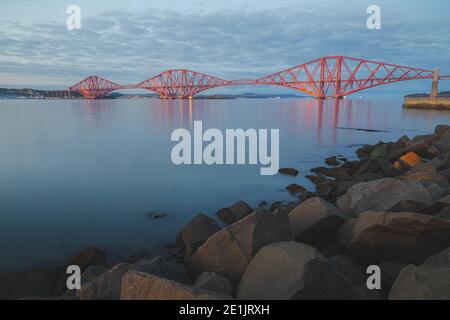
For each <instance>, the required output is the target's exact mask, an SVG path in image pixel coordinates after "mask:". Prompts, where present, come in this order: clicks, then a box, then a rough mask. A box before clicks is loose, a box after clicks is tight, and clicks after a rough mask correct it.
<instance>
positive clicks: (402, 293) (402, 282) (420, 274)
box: [389, 264, 450, 300]
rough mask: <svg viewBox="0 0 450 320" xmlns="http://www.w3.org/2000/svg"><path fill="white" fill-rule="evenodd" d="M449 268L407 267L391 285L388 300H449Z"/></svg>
mask: <svg viewBox="0 0 450 320" xmlns="http://www.w3.org/2000/svg"><path fill="white" fill-rule="evenodd" d="M449 299H450V268H448V267H447V268H445V267H436V266H433V265H427V264H424V265H421V266H415V265H408V266H406V267H404V268H403V269H402V271H401V272H400V274H399V276H398V278H397V280H395V282H394V284H393V285H392V289H391V291H390V293H389V300H449Z"/></svg>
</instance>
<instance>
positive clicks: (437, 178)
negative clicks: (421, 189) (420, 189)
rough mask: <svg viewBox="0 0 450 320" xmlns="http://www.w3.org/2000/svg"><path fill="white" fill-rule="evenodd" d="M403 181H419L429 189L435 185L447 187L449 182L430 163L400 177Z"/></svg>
mask: <svg viewBox="0 0 450 320" xmlns="http://www.w3.org/2000/svg"><path fill="white" fill-rule="evenodd" d="M400 179H401V180H403V181H417V182H420V183H421V184H422V185H423V186H425V187H428V186H430V185H431V184H433V183H436V184H437V185H442V186H447V185H448V180H447V179H446V178H445V177H444V176H442V175H440V174H439V173H438V172H437V170H436V168H435V167H434V166H433V165H432V164H430V163H424V164H421V165H419V166H417V167H414V168H413V169H411V171H408V172H407V173H405V174H404V175H403V176H401V177H400Z"/></svg>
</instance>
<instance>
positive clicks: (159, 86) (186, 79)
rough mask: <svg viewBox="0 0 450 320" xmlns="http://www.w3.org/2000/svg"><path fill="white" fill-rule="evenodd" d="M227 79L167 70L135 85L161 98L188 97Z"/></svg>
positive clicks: (185, 71)
mask: <svg viewBox="0 0 450 320" xmlns="http://www.w3.org/2000/svg"><path fill="white" fill-rule="evenodd" d="M227 85H230V84H229V81H227V80H224V79H220V78H216V77H211V76H208V75H206V74H203V73H199V72H195V71H191V70H186V69H177V70H167V71H165V72H163V73H160V74H158V75H157V76H155V77H152V78H150V79H147V80H145V81H144V82H141V83H139V84H138V85H137V87H139V88H143V89H148V90H152V91H155V92H157V93H158V94H159V96H160V97H161V98H163V99H175V98H181V99H183V98H189V97H193V96H194V95H195V94H197V93H199V92H201V91H204V90H207V89H211V88H216V87H221V86H227Z"/></svg>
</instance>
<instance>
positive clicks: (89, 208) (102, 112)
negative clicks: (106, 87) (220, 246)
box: [0, 99, 450, 273]
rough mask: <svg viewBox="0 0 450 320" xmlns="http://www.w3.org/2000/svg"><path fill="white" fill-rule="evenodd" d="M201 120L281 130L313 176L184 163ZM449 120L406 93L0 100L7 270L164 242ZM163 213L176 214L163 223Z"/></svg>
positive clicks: (285, 145)
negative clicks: (187, 132) (368, 146)
mask: <svg viewBox="0 0 450 320" xmlns="http://www.w3.org/2000/svg"><path fill="white" fill-rule="evenodd" d="M194 120H202V121H203V127H204V129H207V128H211V127H214V128H219V129H223V130H224V129H225V128H244V129H245V128H256V129H258V128H279V129H280V165H281V166H289V167H296V168H298V169H300V170H301V171H303V172H302V174H303V175H301V176H299V177H298V178H290V177H285V176H280V175H277V176H260V175H259V166H211V167H208V166H181V167H177V166H175V165H173V164H172V162H171V159H170V151H171V149H172V147H173V145H174V144H173V143H171V142H170V135H171V133H172V131H173V130H174V129H176V128H181V127H185V128H189V129H190V128H191V126H192V122H193V121H194ZM449 122H450V113H449V112H438V111H421V110H403V109H402V108H401V99H397V100H395V99H389V100H353V101H351V100H344V101H341V102H340V104H339V105H336V104H335V103H333V101H325V102H324V103H323V105H319V102H318V101H315V100H302V99H281V100H276V99H262V100H256V99H255V100H246V99H242V100H194V101H161V100H157V99H148V100H147V99H146V100H98V101H41V100H34V101H33V100H0V257H1V258H0V273H1V272H8V271H13V270H19V269H27V268H30V267H33V266H38V265H41V264H46V263H52V262H58V261H60V260H61V259H63V258H65V257H67V256H68V255H70V254H73V253H75V252H77V251H78V250H80V248H83V247H86V246H91V245H96V246H99V247H101V248H104V249H105V250H106V251H107V252H108V254H110V256H111V257H119V256H126V255H131V254H134V253H137V252H140V251H142V250H144V249H151V248H154V247H157V246H160V245H162V244H164V243H167V242H170V241H173V240H174V238H175V234H176V231H177V230H178V229H179V228H180V227H181V226H182V225H183V224H184V223H185V222H187V221H188V220H189V219H190V218H191V217H192V216H193V215H195V214H197V213H199V212H204V213H207V214H209V215H212V216H213V215H214V212H215V211H216V210H217V209H219V208H221V207H224V206H228V205H230V204H232V203H233V202H235V201H238V200H245V201H246V202H248V203H249V204H251V205H253V206H255V205H256V204H258V203H259V202H260V201H262V200H265V201H267V202H270V201H274V200H293V199H294V198H292V197H291V196H290V195H289V194H288V193H287V192H285V191H284V188H285V187H286V186H287V185H288V184H290V183H293V182H296V183H299V184H303V185H304V186H306V187H308V188H312V185H311V183H309V181H308V180H306V179H305V178H304V175H305V174H307V170H308V169H310V168H312V167H314V166H317V165H319V164H321V162H322V161H323V159H324V158H325V157H327V156H331V155H337V154H342V155H346V156H349V157H350V158H354V151H355V149H356V148H357V147H358V146H357V145H359V144H363V143H376V142H378V141H379V140H384V141H393V140H396V139H397V138H399V137H400V136H402V135H403V134H408V135H410V136H413V135H417V134H422V133H429V132H431V131H432V130H433V129H434V126H435V125H436V124H439V123H449ZM343 128H368V129H378V130H386V131H388V132H362V131H355V130H347V129H343ZM152 211H162V212H167V213H168V214H169V216H168V217H167V218H165V219H161V220H151V219H149V218H148V217H147V216H146V214H147V213H148V212H152Z"/></svg>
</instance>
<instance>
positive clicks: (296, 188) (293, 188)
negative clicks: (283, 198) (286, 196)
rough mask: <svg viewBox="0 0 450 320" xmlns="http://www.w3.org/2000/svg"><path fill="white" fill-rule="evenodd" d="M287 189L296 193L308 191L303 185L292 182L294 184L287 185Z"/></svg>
mask: <svg viewBox="0 0 450 320" xmlns="http://www.w3.org/2000/svg"><path fill="white" fill-rule="evenodd" d="M286 189H287V190H288V191H289V192H290V193H292V194H294V195H295V194H298V193H302V192H304V191H306V189H305V188H304V187H302V186H301V185H298V184H296V183H292V184H290V185H288V186H287V187H286Z"/></svg>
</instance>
